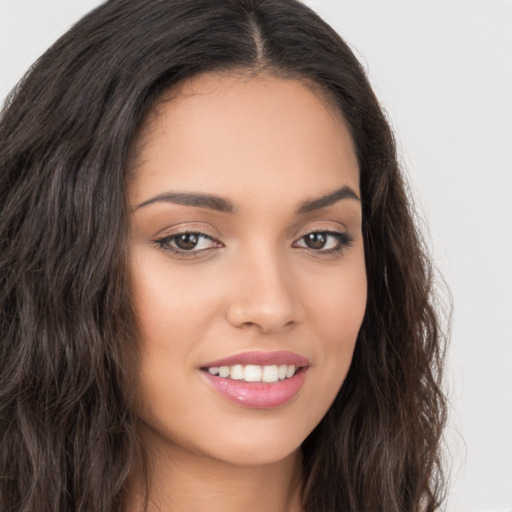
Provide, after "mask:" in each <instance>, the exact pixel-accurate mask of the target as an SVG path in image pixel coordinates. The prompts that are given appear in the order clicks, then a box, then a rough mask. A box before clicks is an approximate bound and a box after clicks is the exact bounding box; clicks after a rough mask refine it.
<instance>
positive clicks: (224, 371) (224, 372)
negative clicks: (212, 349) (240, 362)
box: [219, 366, 231, 377]
mask: <svg viewBox="0 0 512 512" xmlns="http://www.w3.org/2000/svg"><path fill="white" fill-rule="evenodd" d="M230 372H231V369H230V368H229V366H221V367H220V368H219V377H229V374H230Z"/></svg>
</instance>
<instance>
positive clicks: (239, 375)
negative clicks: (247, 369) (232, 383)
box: [230, 364, 244, 380]
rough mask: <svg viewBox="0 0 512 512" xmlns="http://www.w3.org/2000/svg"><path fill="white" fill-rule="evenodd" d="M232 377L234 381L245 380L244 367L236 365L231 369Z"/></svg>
mask: <svg viewBox="0 0 512 512" xmlns="http://www.w3.org/2000/svg"><path fill="white" fill-rule="evenodd" d="M230 377H231V378H232V379H233V380H243V379H244V367H243V366H242V365H241V364H235V366H232V367H231V372H230Z"/></svg>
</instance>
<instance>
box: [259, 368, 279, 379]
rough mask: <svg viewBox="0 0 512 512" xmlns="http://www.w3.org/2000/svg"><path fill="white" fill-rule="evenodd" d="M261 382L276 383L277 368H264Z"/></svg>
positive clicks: (277, 376)
mask: <svg viewBox="0 0 512 512" xmlns="http://www.w3.org/2000/svg"><path fill="white" fill-rule="evenodd" d="M261 380H262V381H263V382H277V381H278V380H279V375H278V373H277V366H264V367H263V376H262V379H261Z"/></svg>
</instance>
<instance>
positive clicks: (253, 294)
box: [227, 250, 305, 334]
mask: <svg viewBox="0 0 512 512" xmlns="http://www.w3.org/2000/svg"><path fill="white" fill-rule="evenodd" d="M276 252H277V251H276ZM234 270H235V272H233V274H232V275H233V278H234V281H233V282H234V284H233V292H232V294H231V297H230V299H231V300H230V303H229V306H228V311H227V319H228V321H229V322H230V323H231V324H232V325H233V326H235V327H238V328H249V329H250V328H252V329H255V330H258V331H260V332H262V333H266V334H268V333H277V332H281V331H284V330H287V329H289V328H291V327H292V326H294V325H296V324H298V323H300V322H301V321H302V319H303V317H304V314H305V310H304V307H303V304H302V302H301V297H300V293H299V287H298V284H299V283H297V282H296V280H294V278H293V275H292V271H291V269H290V266H289V265H286V261H284V258H283V257H279V255H278V254H275V253H274V252H272V251H270V250H265V251H263V250H259V251H258V252H257V253H255V252H254V253H252V254H250V255H244V257H241V258H240V260H239V262H238V264H237V267H236V269H234Z"/></svg>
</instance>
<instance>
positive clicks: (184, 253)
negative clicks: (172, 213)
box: [153, 226, 224, 258]
mask: <svg viewBox="0 0 512 512" xmlns="http://www.w3.org/2000/svg"><path fill="white" fill-rule="evenodd" d="M187 234H190V235H192V234H193V235H197V236H198V237H200V238H207V239H209V240H210V241H211V242H212V247H207V248H203V249H195V248H193V249H190V250H185V249H179V248H178V247H172V246H171V245H170V244H171V242H172V241H173V240H174V239H176V237H178V236H180V235H187ZM153 243H154V244H155V245H157V246H158V248H159V249H162V250H164V251H166V252H169V253H171V254H172V255H174V256H177V257H186V258H190V257H194V256H199V255H201V254H204V253H207V252H210V251H211V250H212V249H216V248H221V247H224V244H223V243H222V242H221V241H220V240H218V239H217V238H216V237H214V236H212V235H210V234H209V233H206V232H204V231H203V230H201V229H198V228H195V227H190V226H189V227H181V228H180V229H177V230H176V231H174V232H172V233H169V234H166V235H164V236H161V237H158V238H156V239H154V240H153Z"/></svg>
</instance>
